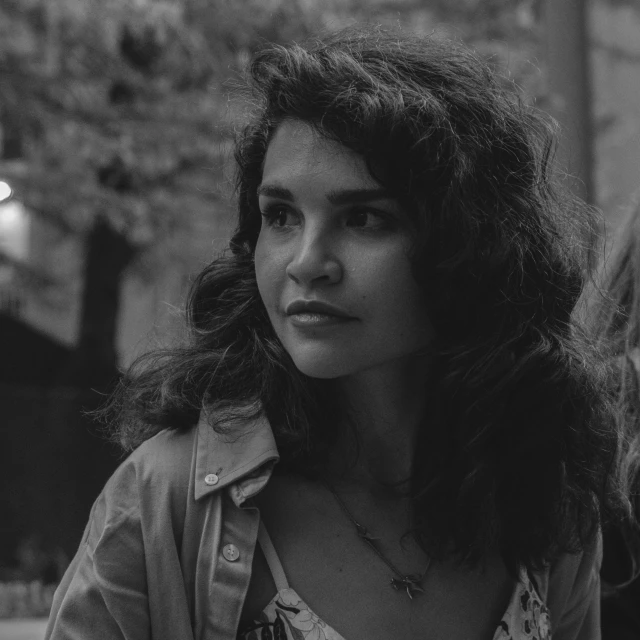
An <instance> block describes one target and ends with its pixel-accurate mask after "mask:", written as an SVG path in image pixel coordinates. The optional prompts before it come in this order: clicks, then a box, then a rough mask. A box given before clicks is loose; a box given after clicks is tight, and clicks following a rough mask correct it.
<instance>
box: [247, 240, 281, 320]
mask: <svg viewBox="0 0 640 640" xmlns="http://www.w3.org/2000/svg"><path fill="white" fill-rule="evenodd" d="M254 265H255V273H256V282H257V285H258V292H259V293H260V297H261V298H262V302H263V303H264V305H265V307H266V308H267V311H269V312H271V310H272V309H273V307H274V305H275V303H276V301H277V297H278V292H279V290H280V288H281V284H280V280H281V278H280V277H279V273H280V271H281V270H282V269H284V267H283V266H282V265H280V264H279V260H278V253H277V252H275V251H274V250H273V249H271V250H269V247H268V246H267V245H266V243H265V242H263V241H261V239H260V238H258V243H257V244H256V250H255V254H254Z"/></svg>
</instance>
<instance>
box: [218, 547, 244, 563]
mask: <svg viewBox="0 0 640 640" xmlns="http://www.w3.org/2000/svg"><path fill="white" fill-rule="evenodd" d="M222 555H223V556H224V557H225V560H228V561H229V562H235V561H236V560H237V559H238V558H239V557H240V552H239V551H238V547H236V545H235V544H226V545H225V546H224V549H222Z"/></svg>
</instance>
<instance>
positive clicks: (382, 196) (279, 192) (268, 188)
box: [257, 184, 395, 205]
mask: <svg viewBox="0 0 640 640" xmlns="http://www.w3.org/2000/svg"><path fill="white" fill-rule="evenodd" d="M257 193H258V195H259V196H267V197H269V198H279V199H281V200H288V201H289V202H293V201H294V200H295V198H294V196H293V193H291V191H289V189H286V188H285V187H281V186H279V185H275V184H274V185H270V184H261V185H260V186H259V187H258V189H257ZM391 199H395V198H394V197H393V196H392V195H391V193H390V192H389V190H388V189H384V188H383V187H374V188H372V189H342V190H340V191H331V192H330V193H328V194H327V200H328V201H329V202H330V203H331V204H334V205H343V204H357V203H359V202H370V201H371V200H391Z"/></svg>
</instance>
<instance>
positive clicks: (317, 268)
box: [286, 228, 343, 286]
mask: <svg viewBox="0 0 640 640" xmlns="http://www.w3.org/2000/svg"><path fill="white" fill-rule="evenodd" d="M286 272H287V276H288V277H289V278H291V280H293V281H294V282H295V283H296V284H299V285H305V286H310V285H323V284H335V283H337V282H340V280H342V275H343V268H342V264H341V263H340V260H339V259H338V257H337V255H336V246H335V242H332V239H331V237H330V236H329V234H327V233H326V232H323V231H322V230H314V229H313V228H307V229H305V231H304V232H303V233H302V234H301V235H300V236H299V238H298V242H297V243H296V245H295V251H294V254H293V256H292V257H291V260H290V261H289V264H288V265H287V269H286Z"/></svg>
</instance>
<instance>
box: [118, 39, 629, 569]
mask: <svg viewBox="0 0 640 640" xmlns="http://www.w3.org/2000/svg"><path fill="white" fill-rule="evenodd" d="M249 84H250V87H251V91H252V98H251V104H252V107H253V114H252V117H251V119H250V121H249V123H248V124H247V125H246V127H245V128H244V129H243V130H242V131H241V132H240V133H239V135H238V138H237V144H236V152H235V158H236V162H237V197H238V213H239V219H238V226H237V228H236V230H235V233H234V235H233V237H232V239H231V241H230V246H229V250H228V251H227V252H226V253H225V254H224V255H222V256H221V257H219V258H217V259H215V260H214V261H213V262H212V263H211V264H210V265H209V266H208V267H206V268H205V270H204V271H203V272H202V273H201V274H200V275H199V276H198V278H197V279H196V281H195V283H194V285H193V288H192V291H191V295H190V298H189V301H188V325H189V327H190V340H189V342H188V344H186V345H185V346H182V347H179V348H175V349H170V350H165V351H162V352H155V353H151V354H148V355H146V356H143V358H142V359H141V360H139V361H138V362H137V363H136V364H134V366H133V367H132V368H131V369H130V371H129V372H128V373H127V374H126V375H125V377H124V379H123V381H122V384H121V386H120V389H119V391H118V392H117V393H116V395H115V396H114V398H113V400H112V402H111V405H110V412H111V414H112V415H113V414H114V413H115V414H116V417H117V420H116V421H115V425H116V426H115V427H114V429H115V433H116V435H117V437H118V438H119V439H120V441H121V442H122V443H123V444H124V445H125V446H127V447H130V448H131V447H135V446H136V445H138V444H139V443H140V442H142V441H143V440H145V439H146V438H148V437H150V436H151V435H152V434H154V433H156V432H157V431H159V430H160V429H163V428H169V429H189V428H191V427H192V426H193V425H194V424H195V423H196V422H197V420H198V417H199V415H200V413H201V411H203V410H206V411H208V412H209V413H210V415H211V416H212V420H213V422H214V424H213V428H215V429H220V430H222V429H230V428H233V426H234V425H235V424H237V422H238V421H239V420H240V421H241V420H245V419H247V418H250V417H252V416H256V415H259V414H262V413H263V414H265V415H266V416H267V418H268V419H269V421H270V423H271V425H272V427H273V430H274V433H275V437H276V439H277V442H278V443H279V447H280V449H281V455H282V461H283V463H284V464H287V465H289V466H290V467H294V468H295V467H297V468H303V467H304V468H305V469H307V470H309V469H311V470H314V469H315V470H316V471H321V469H322V462H323V460H324V459H325V457H324V456H326V454H327V451H330V449H331V445H332V443H333V442H334V441H335V438H336V437H337V434H338V433H339V430H340V429H341V428H343V425H344V420H343V419H342V418H344V416H343V413H342V409H341V404H340V403H339V402H337V401H336V400H335V396H334V395H333V394H334V392H335V385H333V386H332V382H331V381H322V380H314V379H311V378H308V377H306V376H304V375H303V374H301V373H300V372H299V371H298V370H297V369H296V368H295V366H294V365H293V362H292V360H291V358H290V357H289V356H288V354H287V353H286V352H285V350H284V348H283V346H282V344H281V343H280V342H279V340H278V338H277V337H276V335H275V333H274V331H273V328H272V327H271V325H270V323H269V320H268V317H267V314H266V310H265V308H264V306H263V303H262V301H261V299H260V295H259V293H258V289H257V286H256V277H255V271H254V251H255V247H256V241H257V238H258V234H259V231H260V224H261V223H260V220H261V216H260V211H259V208H258V201H257V194H256V191H257V187H258V185H259V184H260V181H261V176H262V166H263V161H264V157H265V153H266V150H267V147H268V145H269V142H270V140H271V138H272V136H273V134H274V131H275V130H276V129H277V127H278V126H279V125H280V124H281V123H282V122H283V121H284V120H285V119H296V120H300V121H304V122H305V123H308V124H310V125H311V126H313V127H314V128H315V129H316V130H317V131H318V132H319V133H320V134H321V135H322V136H325V137H326V138H327V139H331V140H335V141H338V142H339V143H340V144H342V145H345V146H346V147H348V148H350V149H352V150H354V151H355V152H357V153H358V154H361V156H362V157H363V158H364V159H365V161H366V163H367V166H368V168H369V170H370V172H371V175H372V176H373V177H374V178H375V179H376V180H377V181H378V182H380V183H381V184H382V185H384V186H385V187H386V188H387V189H389V190H390V191H391V192H392V193H393V194H394V195H395V196H396V197H397V198H398V199H399V200H400V202H401V203H402V204H403V206H404V207H405V208H406V210H407V211H408V212H409V214H410V216H411V218H412V220H413V223H414V228H415V236H414V246H413V250H412V253H411V259H412V266H413V273H414V276H415V278H416V280H417V281H418V282H419V284H420V285H421V286H422V287H423V289H424V291H425V294H426V296H427V299H428V300H429V306H430V310H431V321H432V324H433V326H434V328H435V333H436V335H437V338H436V340H435V343H434V345H433V351H434V354H435V355H434V363H435V364H434V376H433V377H432V379H431V382H430V384H429V388H428V389H425V393H428V394H429V397H430V398H431V402H430V405H429V406H430V410H429V415H427V416H425V418H424V428H423V429H422V430H421V432H420V434H419V437H418V442H417V446H416V450H415V458H414V465H413V472H412V477H411V481H410V485H411V488H410V495H411V498H412V504H413V521H414V524H415V530H414V532H413V533H414V535H415V536H416V539H417V540H418V542H419V543H420V544H421V545H422V546H423V548H424V549H425V550H426V551H427V552H428V553H429V554H431V555H432V556H434V557H443V556H449V557H457V558H459V559H461V560H462V561H466V562H468V563H470V564H476V563H478V562H479V561H481V560H482V559H483V558H485V557H486V556H487V554H488V553H490V552H493V551H495V550H496V549H497V550H499V551H500V553H501V554H502V557H503V558H504V560H505V562H506V564H507V566H508V567H510V568H511V569H512V570H513V571H515V570H517V568H518V567H521V566H526V567H529V568H532V569H533V568H540V567H542V566H544V565H545V564H546V563H548V562H550V561H551V560H553V559H554V558H555V557H556V556H557V555H558V554H560V553H563V552H570V551H577V550H580V549H582V548H584V546H585V545H587V544H589V543H590V542H591V541H592V540H593V537H594V535H595V532H596V531H597V529H598V526H599V523H600V520H601V518H602V517H603V514H604V511H606V510H607V509H608V508H609V507H608V506H607V505H614V506H615V505H616V504H619V503H620V502H621V501H622V499H621V498H620V494H619V487H618V484H617V480H616V474H615V468H614V467H615V460H616V455H617V447H618V438H617V435H616V431H615V426H614V425H613V422H612V419H611V415H612V412H611V405H610V393H609V390H608V386H607V373H608V368H607V365H606V361H605V360H604V359H603V358H601V357H600V355H599V353H598V352H597V351H596V350H595V349H594V348H593V347H592V346H590V344H589V342H588V340H586V339H585V336H584V334H583V332H582V331H581V329H580V327H579V326H578V325H577V324H576V323H575V322H573V321H572V311H573V309H574V307H575V305H576V302H577V300H578V298H579V296H580V294H581V291H582V288H583V285H584V282H585V278H586V277H587V276H588V268H589V267H588V263H589V260H588V258H589V256H588V253H589V246H588V242H587V240H586V238H587V236H588V234H589V232H590V230H591V229H592V228H593V227H592V224H591V222H592V217H593V215H594V214H593V212H592V211H591V210H590V209H589V208H587V207H586V206H584V205H582V204H580V203H578V202H575V201H573V200H571V199H570V198H569V197H567V196H566V195H562V192H561V191H559V190H557V189H556V188H554V186H553V180H552V178H551V176H550V171H549V168H550V158H551V154H552V146H553V139H554V128H553V125H552V124H551V123H550V122H549V121H547V120H546V119H545V118H543V117H542V116H541V115H540V114H538V113H537V112H536V111H535V110H533V109H532V108H530V107H527V106H526V105H524V104H523V103H522V101H521V100H520V99H519V98H518V97H517V94H516V92H514V91H513V90H512V88H511V87H510V86H508V85H509V83H508V82H507V81H506V80H504V79H503V78H501V77H499V76H497V75H496V74H495V73H494V72H493V70H492V69H491V67H490V66H489V65H488V64H487V63H485V62H483V61H482V60H480V59H479V58H478V57H476V55H475V54H474V53H472V52H471V51H469V50H468V49H466V48H465V47H463V46H462V45H459V44H457V43H454V42H451V41H445V40H442V39H439V38H437V37H414V36H409V35H407V34H404V33H398V32H389V31H384V30H382V29H377V28H376V29H364V30H363V29H356V30H351V31H347V32H342V33H340V34H337V35H335V36H332V37H329V38H326V39H324V40H321V41H314V42H312V43H310V44H308V45H304V46H303V45H300V44H292V45H289V46H269V47H268V48H266V49H264V50H263V51H261V52H259V53H257V54H256V55H255V56H254V58H253V61H252V63H251V65H250V69H249Z"/></svg>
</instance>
